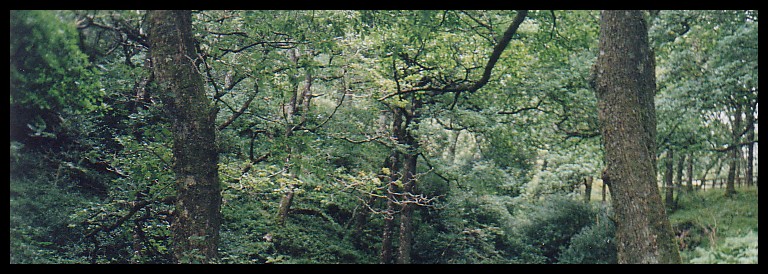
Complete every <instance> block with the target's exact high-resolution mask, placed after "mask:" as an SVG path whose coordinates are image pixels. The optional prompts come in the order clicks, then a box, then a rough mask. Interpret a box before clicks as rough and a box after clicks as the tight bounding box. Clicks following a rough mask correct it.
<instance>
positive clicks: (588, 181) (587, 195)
mask: <svg viewBox="0 0 768 274" xmlns="http://www.w3.org/2000/svg"><path fill="white" fill-rule="evenodd" d="M590 199H592V176H587V177H584V202H585V203H589V200H590Z"/></svg>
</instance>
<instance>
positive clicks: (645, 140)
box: [593, 10, 681, 263]
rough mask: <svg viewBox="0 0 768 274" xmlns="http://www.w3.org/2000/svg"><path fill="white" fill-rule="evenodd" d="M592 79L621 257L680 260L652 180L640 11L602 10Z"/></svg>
mask: <svg viewBox="0 0 768 274" xmlns="http://www.w3.org/2000/svg"><path fill="white" fill-rule="evenodd" d="M599 50H600V54H599V55H598V58H597V61H596V63H595V68H594V69H595V70H594V73H595V78H594V79H593V81H594V82H593V85H594V88H595V92H596V95H597V106H598V119H599V121H600V125H601V126H600V131H601V133H602V136H603V145H604V147H605V163H606V169H605V170H604V171H603V181H604V182H605V183H607V184H608V187H609V188H610V191H611V200H612V204H613V207H614V212H615V221H616V242H617V244H616V246H617V247H618V258H617V259H618V262H619V263H680V261H681V259H680V254H679V252H678V250H677V246H676V245H675V243H674V234H673V233H672V229H671V226H670V223H669V219H668V218H667V215H666V212H665V210H664V206H663V204H662V201H661V195H660V193H659V188H658V184H657V182H656V111H655V107H654V95H655V91H656V80H655V76H654V69H655V64H654V60H653V58H654V57H653V53H652V52H651V49H650V47H649V44H648V30H647V27H646V22H645V19H644V18H643V14H642V12H641V11H613V10H611V11H602V12H601V17H600V41H599Z"/></svg>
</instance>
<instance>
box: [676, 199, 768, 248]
mask: <svg viewBox="0 0 768 274" xmlns="http://www.w3.org/2000/svg"><path fill="white" fill-rule="evenodd" d="M758 215H759V214H758V190H757V189H756V188H740V189H739V190H738V193H737V194H736V195H735V196H733V197H730V198H729V197H726V196H725V191H724V190H722V189H713V190H707V191H697V192H693V193H682V196H680V199H679V202H678V209H677V210H675V211H674V212H672V213H671V214H670V215H669V218H670V222H671V224H672V228H673V230H674V231H675V233H676V235H677V241H678V245H679V246H680V250H681V255H682V257H683V261H684V262H687V263H757V238H758Z"/></svg>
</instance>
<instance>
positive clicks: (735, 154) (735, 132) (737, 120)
mask: <svg viewBox="0 0 768 274" xmlns="http://www.w3.org/2000/svg"><path fill="white" fill-rule="evenodd" d="M741 114H742V107H741V105H737V106H736V111H734V113H733V116H734V117H733V127H732V128H731V142H732V143H733V144H738V143H739V140H740V139H741V138H740V137H741V135H740V134H741V133H740V131H741ZM740 151H741V150H740V147H738V146H734V147H732V148H731V149H730V151H729V155H730V165H729V167H728V181H727V182H726V185H725V196H729V197H730V196H733V195H735V194H736V186H735V182H736V177H737V176H738V174H737V173H738V164H739V154H740V153H739V152H740Z"/></svg>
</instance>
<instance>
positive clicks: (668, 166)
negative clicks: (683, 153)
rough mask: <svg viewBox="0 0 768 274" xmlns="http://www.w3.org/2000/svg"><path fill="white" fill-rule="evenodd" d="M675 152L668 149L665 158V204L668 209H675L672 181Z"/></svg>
mask: <svg viewBox="0 0 768 274" xmlns="http://www.w3.org/2000/svg"><path fill="white" fill-rule="evenodd" d="M674 156H675V153H674V151H672V150H671V149H670V150H668V151H667V157H666V158H665V159H664V167H665V170H664V194H665V195H664V204H666V206H667V210H668V211H673V210H675V200H674V195H675V191H674V189H675V188H674V184H673V182H672V177H673V172H674V166H675V165H674V158H675V157H674Z"/></svg>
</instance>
